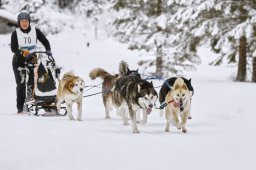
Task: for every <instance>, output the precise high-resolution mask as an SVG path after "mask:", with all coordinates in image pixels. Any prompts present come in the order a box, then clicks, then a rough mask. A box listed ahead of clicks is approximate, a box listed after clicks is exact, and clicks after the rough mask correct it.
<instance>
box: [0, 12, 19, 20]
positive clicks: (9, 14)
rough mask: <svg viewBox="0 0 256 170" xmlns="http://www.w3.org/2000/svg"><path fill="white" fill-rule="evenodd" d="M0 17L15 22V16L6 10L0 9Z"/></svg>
mask: <svg viewBox="0 0 256 170" xmlns="http://www.w3.org/2000/svg"><path fill="white" fill-rule="evenodd" d="M0 17H3V18H7V19H9V20H11V21H13V22H16V20H17V18H16V15H14V14H12V13H9V12H7V11H6V10H3V9H0Z"/></svg>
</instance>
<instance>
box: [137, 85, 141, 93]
mask: <svg viewBox="0 0 256 170" xmlns="http://www.w3.org/2000/svg"><path fill="white" fill-rule="evenodd" d="M140 88H141V87H140V84H138V93H140Z"/></svg>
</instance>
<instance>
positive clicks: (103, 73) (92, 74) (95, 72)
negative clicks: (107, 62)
mask: <svg viewBox="0 0 256 170" xmlns="http://www.w3.org/2000/svg"><path fill="white" fill-rule="evenodd" d="M89 76H90V78H91V79H92V80H95V79H96V78H97V77H100V78H102V79H103V80H104V79H105V78H106V77H107V76H111V74H110V73H108V72H107V71H105V70H104V69H102V68H95V69H93V70H92V71H91V72H90V73H89Z"/></svg>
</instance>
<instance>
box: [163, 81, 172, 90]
mask: <svg viewBox="0 0 256 170" xmlns="http://www.w3.org/2000/svg"><path fill="white" fill-rule="evenodd" d="M164 84H165V85H166V86H167V87H169V89H170V90H172V86H171V85H170V84H169V83H168V81H167V80H165V81H164Z"/></svg>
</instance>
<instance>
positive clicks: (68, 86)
mask: <svg viewBox="0 0 256 170" xmlns="http://www.w3.org/2000/svg"><path fill="white" fill-rule="evenodd" d="M83 90H84V80H83V79H82V78H80V77H78V76H75V75H74V73H73V72H68V73H66V74H64V76H63V78H62V79H61V80H60V82H59V86H58V91H57V100H58V101H57V109H58V111H60V106H61V103H62V102H65V103H66V109H67V113H68V116H69V119H70V120H74V117H73V115H72V106H73V103H74V102H75V103H76V104H77V110H78V116H77V120H79V121H81V120H82V100H83Z"/></svg>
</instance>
